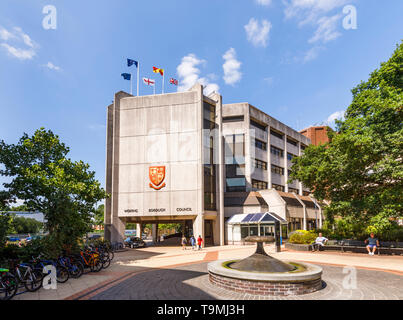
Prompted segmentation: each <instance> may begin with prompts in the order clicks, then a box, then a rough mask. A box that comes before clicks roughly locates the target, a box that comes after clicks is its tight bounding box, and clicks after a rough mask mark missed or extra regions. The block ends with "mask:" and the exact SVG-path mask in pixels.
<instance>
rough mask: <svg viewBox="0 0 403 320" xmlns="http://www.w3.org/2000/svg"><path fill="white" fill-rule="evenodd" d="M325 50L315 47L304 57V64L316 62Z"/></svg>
mask: <svg viewBox="0 0 403 320" xmlns="http://www.w3.org/2000/svg"><path fill="white" fill-rule="evenodd" d="M322 49H324V48H323V47H319V46H318V47H313V48H311V49H309V50H308V51H307V52H306V53H305V56H304V59H303V62H309V61H312V60H315V59H316V58H317V57H318V56H319V52H320V51H321V50H322Z"/></svg>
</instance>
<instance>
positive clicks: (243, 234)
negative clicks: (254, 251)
mask: <svg viewBox="0 0 403 320" xmlns="http://www.w3.org/2000/svg"><path fill="white" fill-rule="evenodd" d="M248 236H249V226H241V238H242V239H245V238H246V237H248Z"/></svg>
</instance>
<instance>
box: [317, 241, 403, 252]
mask: <svg viewBox="0 0 403 320" xmlns="http://www.w3.org/2000/svg"><path fill="white" fill-rule="evenodd" d="M379 244H380V247H377V253H378V255H380V254H388V255H403V243H402V242H391V241H380V242H379ZM366 247H367V245H366V244H365V242H364V241H359V240H329V241H328V243H327V244H326V245H325V246H323V247H320V250H326V251H327V250H329V251H331V250H333V251H341V252H346V251H351V252H354V253H367V252H368V251H367V248H366Z"/></svg>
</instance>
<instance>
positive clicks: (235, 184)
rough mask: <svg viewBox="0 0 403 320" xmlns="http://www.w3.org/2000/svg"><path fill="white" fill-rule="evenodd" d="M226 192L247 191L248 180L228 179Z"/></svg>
mask: <svg viewBox="0 0 403 320" xmlns="http://www.w3.org/2000/svg"><path fill="white" fill-rule="evenodd" d="M226 187H227V188H226V191H227V192H236V191H240V192H242V191H245V190H246V179H245V178H227V179H226Z"/></svg>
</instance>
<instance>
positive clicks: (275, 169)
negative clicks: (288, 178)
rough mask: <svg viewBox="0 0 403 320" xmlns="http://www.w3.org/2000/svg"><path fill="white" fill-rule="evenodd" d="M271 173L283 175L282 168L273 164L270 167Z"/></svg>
mask: <svg viewBox="0 0 403 320" xmlns="http://www.w3.org/2000/svg"><path fill="white" fill-rule="evenodd" d="M271 172H272V173H277V174H280V175H282V176H283V175H284V168H281V167H278V166H275V165H274V164H272V165H271Z"/></svg>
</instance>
